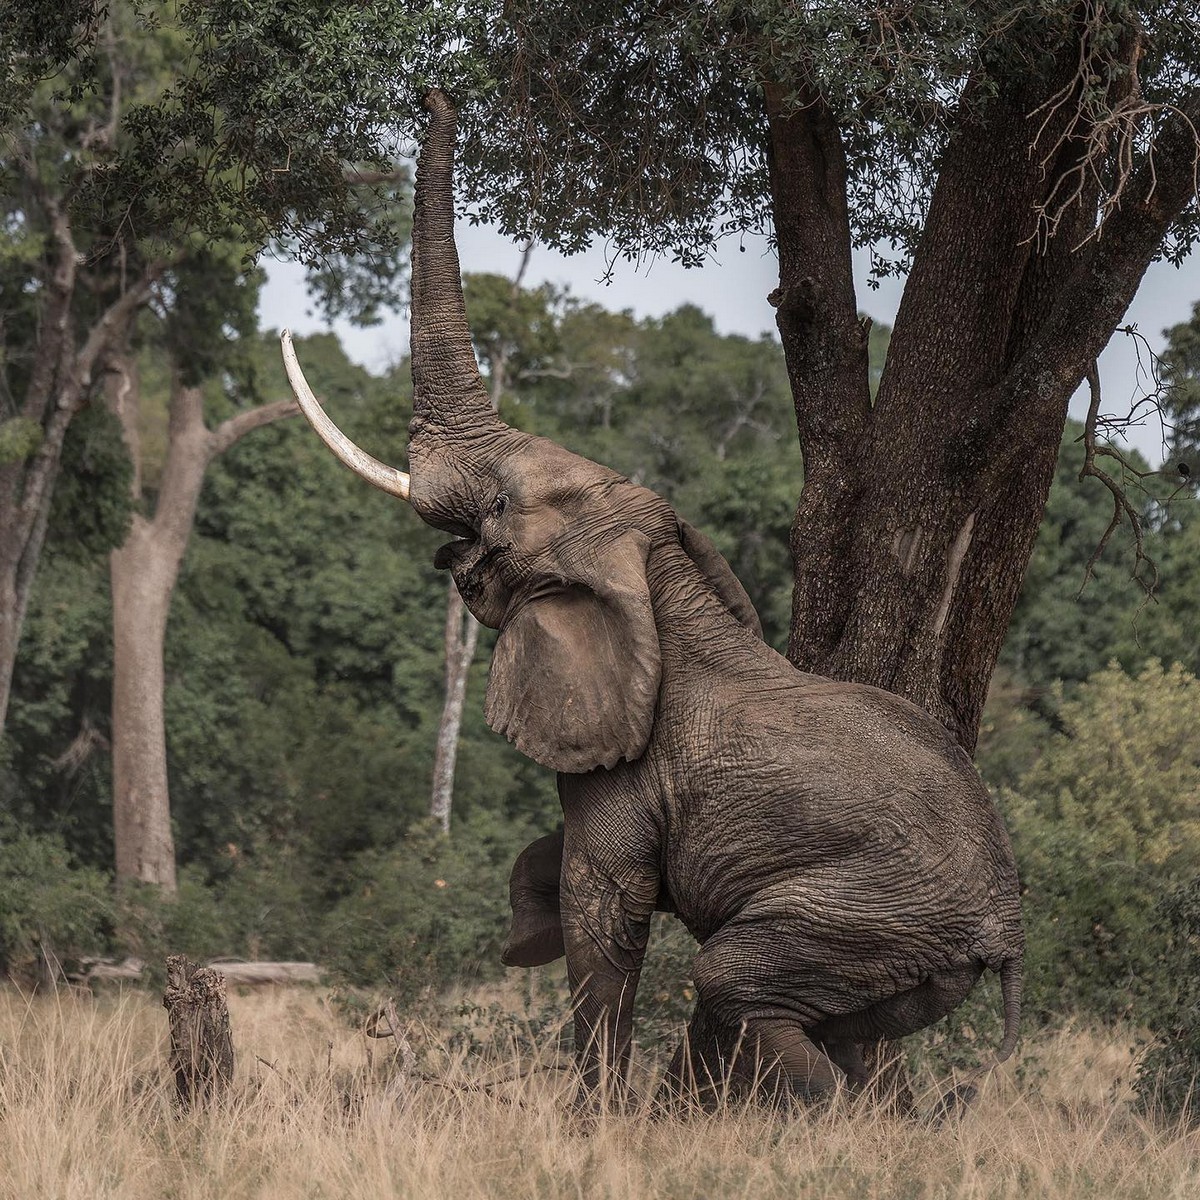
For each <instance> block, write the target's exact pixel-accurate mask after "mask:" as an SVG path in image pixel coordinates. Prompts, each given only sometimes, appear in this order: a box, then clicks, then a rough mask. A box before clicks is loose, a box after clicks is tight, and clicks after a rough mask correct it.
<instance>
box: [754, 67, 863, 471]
mask: <svg viewBox="0 0 1200 1200" xmlns="http://www.w3.org/2000/svg"><path fill="white" fill-rule="evenodd" d="M764 94H765V97H766V106H767V122H768V126H769V130H770V152H769V164H770V180H771V203H772V210H773V216H774V223H775V235H776V240H777V243H778V247H779V287H778V288H777V289H776V290H775V291H774V292H772V293H771V295H770V296H769V297H768V299H769V300H770V302H771V304H772V305H773V306H774V308H775V309H776V318H775V319H776V324H777V325H778V326H779V333H780V337H781V339H782V341H783V347H784V353H785V355H786V358H787V365H788V375H789V377H790V379H791V383H792V394H793V395H794V397H795V402H796V422H797V427H798V432H799V435H800V444H801V448H802V449H803V451H804V455H805V461H806V471H807V470H808V464H809V463H810V461H811V464H812V466H814V467H815V466H817V464H818V463H819V462H820V461H822V460H824V459H825V458H826V457H827V456H828V455H829V454H830V453H832V452H833V447H834V446H835V445H840V446H843V447H845V446H847V445H848V444H852V443H854V442H856V441H857V440H858V438H859V437H860V436H861V434H862V432H863V430H864V428H865V426H866V423H867V421H868V419H869V416H870V411H871V404H870V391H869V387H868V382H867V338H866V334H865V331H864V330H863V329H862V326H861V325H860V324H859V321H858V310H857V304H856V302H855V294H854V274H853V268H852V264H851V258H850V246H851V241H850V218H849V208H848V202H847V197H846V153H845V147H844V145H843V143H842V136H841V131H840V130H839V128H838V125H837V121H836V120H835V119H834V117H833V114H832V113H831V112H830V111H829V109H828V107H827V106H826V104H825V102H824V101H823V100H822V99H821V98H820V97H819V96H817V95H815V94H813V95H802V96H799V97H796V98H794V99H793V98H791V97H788V96H787V95H786V94H785V92H784V90H783V88H782V87H780V86H779V85H777V84H770V83H768V84H767V85H765V87H764ZM795 101H799V102H800V104H801V107H799V108H796V107H795Z"/></svg>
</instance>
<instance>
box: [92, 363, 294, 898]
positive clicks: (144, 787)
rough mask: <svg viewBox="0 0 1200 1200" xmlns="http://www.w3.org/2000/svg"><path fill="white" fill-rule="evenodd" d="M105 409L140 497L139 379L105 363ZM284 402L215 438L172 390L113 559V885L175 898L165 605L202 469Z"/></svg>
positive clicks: (198, 412)
mask: <svg viewBox="0 0 1200 1200" xmlns="http://www.w3.org/2000/svg"><path fill="white" fill-rule="evenodd" d="M113 367H114V369H113V371H112V373H111V376H110V379H111V380H112V381H113V382H112V384H111V385H110V387H109V402H110V404H111V405H112V406H113V409H114V411H115V412H116V414H117V416H118V417H119V419H120V421H121V428H122V431H123V433H124V437H125V444H126V446H127V447H128V449H129V453H130V457H131V458H132V459H133V462H134V494H135V498H140V496H141V460H140V449H139V441H138V432H137V425H138V401H139V389H138V385H137V369H136V365H135V364H134V363H133V362H132V360H131V359H130V358H129V356H128V355H127V354H126V355H122V356H120V357H116V358H114V360H113ZM295 411H296V408H295V405H294V404H293V403H292V402H291V401H281V402H278V403H276V404H268V405H263V406H262V407H260V408H256V409H250V410H247V411H246V412H242V413H238V414H237V415H236V416H234V417H231V418H230V419H229V420H228V421H226V422H224V423H223V424H222V425H220V426H218V428H217V429H215V430H212V431H210V430H208V429H207V428H206V427H205V425H204V415H203V400H202V396H201V393H200V389H199V388H196V387H186V386H184V385H183V384H181V383H180V382H179V381H178V380H175V381H174V382H173V384H172V394H171V407H170V416H169V420H168V429H167V436H168V447H167V461H166V465H165V467H164V469H163V476H162V481H161V484H160V487H159V493H158V502H157V505H156V506H155V512H154V517H153V518H152V519H150V518H147V517H145V516H143V515H141V514H140V513H136V514H135V515H134V517H133V522H132V525H131V527H130V531H129V536H128V537H127V538H126V539H125V543H124V545H122V546H120V547H119V548H118V549H116V550H114V551H113V552H112V555H111V558H110V562H109V565H110V576H111V581H112V603H113V697H112V759H113V764H112V765H113V840H114V843H115V847H116V868H117V878H118V880H121V879H134V880H140V881H141V882H143V883H150V884H155V885H157V886H159V887H161V888H162V889H163V890H164V891H174V890H175V844H174V839H173V837H172V834H171V804H170V793H169V789H168V780H167V732H166V718H165V713H164V671H163V651H164V643H165V638H166V629H167V617H168V614H169V612H170V608H171V596H172V594H173V593H174V590H175V583H176V580H177V579H178V578H179V568H180V565H181V563H182V562H183V556H184V552H185V551H186V549H187V544H188V539H189V537H190V536H191V531H192V524H193V521H194V520H195V515H196V504H197V502H198V500H199V498H200V489H201V487H202V486H203V483H204V473H205V471H206V470H207V469H208V464H209V463H210V462H211V461H212V460H213V458H214V457H215V456H216V455H217V454H219V453H220V452H221V451H223V450H224V449H226V448H227V447H228V446H230V445H232V444H233V443H234V442H235V441H237V439H238V438H240V437H241V436H243V435H244V434H245V433H247V432H249V430H251V429H254V428H257V427H258V426H259V425H263V424H266V423H267V422H268V421H273V420H278V419H279V418H280V417H284V416H290V415H291V414H292V413H294V412H295Z"/></svg>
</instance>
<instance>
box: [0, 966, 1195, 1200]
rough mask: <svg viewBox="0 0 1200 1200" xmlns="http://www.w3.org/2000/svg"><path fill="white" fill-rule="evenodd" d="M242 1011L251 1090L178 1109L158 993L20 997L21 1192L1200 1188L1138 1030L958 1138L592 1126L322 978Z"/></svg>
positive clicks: (1096, 1191) (3, 1021)
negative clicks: (402, 1051)
mask: <svg viewBox="0 0 1200 1200" xmlns="http://www.w3.org/2000/svg"><path fill="white" fill-rule="evenodd" d="M231 1009H232V1013H233V1023H234V1035H235V1039H236V1042H237V1048H238V1054H239V1060H240V1061H239V1076H238V1082H237V1088H236V1096H235V1098H234V1100H233V1101H232V1102H231V1103H230V1104H229V1105H227V1106H226V1107H225V1108H222V1109H219V1110H217V1111H213V1112H209V1113H202V1114H198V1115H190V1116H179V1115H178V1114H176V1112H175V1111H174V1110H173V1108H172V1104H171V1098H170V1087H169V1081H168V1079H167V1075H166V1071H165V1067H164V1059H165V1017H164V1014H163V1012H162V1010H161V1009H160V1008H158V1007H157V1006H156V1004H155V1002H154V999H153V997H151V996H149V995H146V994H144V993H129V994H126V995H124V996H121V997H116V996H107V997H100V998H98V999H92V998H91V997H89V996H76V995H71V994H63V995H60V996H58V997H46V998H37V999H34V1000H28V999H26V998H24V997H22V996H21V995H20V994H18V993H17V992H15V991H12V990H0V1196H3V1197H5V1198H8V1197H20V1198H22V1200H25V1198H32V1197H38V1198H42V1197H73V1198H74V1197H78V1198H81V1200H82V1198H88V1200H92V1198H96V1197H107V1196H114V1197H130V1198H139V1197H155V1198H158V1197H179V1198H185V1197H186V1198H191V1197H209V1196H211V1197H220V1198H221V1200H230V1198H233V1197H243V1196H245V1197H250V1196H266V1197H271V1198H272V1200H291V1198H293V1197H331V1198H333V1197H337V1198H338V1200H353V1198H357V1197H363V1198H366V1197H384V1196H403V1197H419V1198H421V1200H433V1198H436V1197H450V1198H452V1200H471V1198H474V1197H539V1198H542V1197H545V1198H549V1197H559V1196H563V1197H589V1198H590V1197H613V1198H625V1197H643V1196H662V1197H706V1198H707V1197H724V1196H744V1197H754V1198H756V1200H758V1198H761V1197H776V1196H778V1197H785V1196H786V1197H788V1198H789V1200H791V1198H793V1197H798V1196H803V1197H839V1198H840V1197H854V1198H856V1200H869V1198H873V1197H881V1198H883V1197H886V1198H887V1200H894V1198H897V1197H905V1198H912V1200H916V1198H918V1197H935V1196H936V1197H942V1196H946V1197H983V1196H987V1197H992V1196H1004V1197H1014V1198H1015V1197H1021V1198H1022V1200H1023V1198H1025V1197H1033V1196H1038V1197H1040V1196H1055V1197H1058V1196H1063V1197H1066V1196H1070V1197H1080V1196H1095V1197H1105V1198H1107V1197H1147V1198H1153V1200H1162V1198H1164V1197H1173V1196H1179V1197H1185V1196H1194V1195H1197V1194H1198V1193H1200V1159H1198V1157H1197V1150H1198V1149H1200V1143H1198V1141H1197V1138H1196V1137H1193V1136H1189V1135H1187V1134H1186V1133H1183V1132H1181V1131H1179V1130H1172V1129H1163V1128H1157V1127H1155V1126H1154V1125H1153V1124H1151V1123H1149V1122H1146V1121H1143V1120H1141V1119H1140V1118H1138V1117H1136V1116H1134V1115H1133V1114H1132V1113H1131V1111H1130V1109H1129V1105H1128V1095H1127V1092H1126V1091H1125V1090H1124V1088H1125V1083H1124V1082H1123V1081H1127V1080H1128V1077H1129V1075H1130V1067H1131V1062H1130V1056H1129V1053H1128V1050H1127V1049H1126V1042H1127V1041H1128V1040H1129V1039H1120V1040H1119V1041H1118V1042H1115V1043H1114V1041H1113V1040H1112V1039H1111V1037H1110V1038H1107V1039H1106V1038H1103V1037H1101V1036H1099V1035H1097V1034H1095V1033H1090V1032H1086V1031H1077V1032H1073V1033H1069V1034H1059V1035H1055V1036H1053V1037H1047V1038H1045V1039H1044V1040H1042V1041H1040V1042H1037V1043H1035V1044H1032V1045H1028V1044H1027V1045H1026V1047H1025V1048H1024V1051H1023V1069H1022V1071H1021V1077H1022V1081H1018V1078H1017V1075H1016V1073H1014V1071H1013V1069H1012V1068H1011V1067H1009V1068H1005V1071H1004V1072H1003V1073H1002V1074H1001V1075H1000V1076H999V1077H998V1078H996V1079H994V1080H993V1081H992V1082H991V1083H990V1084H989V1085H988V1086H987V1088H986V1090H985V1092H984V1095H983V1097H982V1098H981V1100H980V1101H979V1103H978V1104H977V1106H976V1108H975V1109H974V1110H973V1111H972V1112H971V1113H970V1114H969V1115H968V1116H967V1117H966V1118H965V1119H964V1120H962V1121H961V1122H960V1123H959V1124H957V1125H955V1126H953V1127H950V1128H944V1129H941V1130H932V1129H929V1128H926V1127H924V1126H922V1125H919V1124H916V1123H911V1122H905V1121H899V1120H893V1119H888V1118H883V1117H880V1116H878V1115H876V1114H872V1113H863V1112H858V1111H847V1110H845V1109H844V1108H842V1107H840V1106H835V1107H834V1108H833V1109H832V1110H828V1111H824V1112H817V1113H813V1112H807V1113H802V1114H799V1115H796V1116H793V1117H791V1118H783V1117H780V1116H773V1115H771V1114H770V1113H767V1112H763V1111H761V1110H756V1109H754V1108H741V1107H739V1108H736V1109H731V1110H730V1111H727V1112H725V1113H723V1114H720V1115H717V1116H697V1117H692V1118H690V1119H686V1120H685V1119H673V1120H658V1121H655V1120H651V1119H649V1117H648V1116H647V1115H646V1114H645V1113H641V1114H634V1115H629V1116H622V1117H609V1118H604V1119H601V1120H600V1121H599V1123H598V1124H597V1125H596V1126H595V1127H594V1128H592V1129H591V1130H590V1131H586V1132H584V1131H581V1129H580V1128H579V1127H578V1126H577V1125H574V1124H573V1123H572V1121H571V1119H570V1118H569V1117H568V1116H567V1114H566V1111H565V1107H564V1104H563V1098H564V1095H565V1090H566V1089H567V1087H569V1078H568V1077H567V1076H566V1075H564V1074H561V1073H557V1072H553V1071H549V1070H547V1071H541V1072H535V1073H532V1074H529V1075H527V1076H526V1077H524V1078H521V1079H517V1080H515V1081H513V1082H507V1083H500V1084H498V1085H496V1086H494V1087H490V1088H486V1089H481V1088H479V1087H478V1086H477V1084H478V1081H479V1080H480V1079H481V1078H485V1077H486V1070H484V1071H482V1073H481V1068H480V1066H479V1064H478V1063H477V1062H476V1061H473V1060H467V1059H464V1058H462V1057H460V1058H459V1059H458V1060H453V1059H446V1060H444V1061H442V1062H441V1063H440V1065H437V1067H436V1076H437V1078H438V1080H439V1081H440V1082H437V1083H435V1082H430V1081H422V1080H420V1079H417V1080H412V1081H410V1082H409V1083H408V1084H404V1083H402V1082H401V1081H400V1080H399V1079H398V1078H397V1077H396V1060H395V1058H394V1056H392V1055H391V1054H389V1053H384V1052H381V1049H380V1047H381V1046H383V1045H385V1043H379V1042H374V1043H370V1044H368V1043H367V1041H366V1040H365V1039H364V1038H363V1037H361V1036H359V1035H355V1034H354V1033H352V1032H349V1031H348V1030H347V1029H346V1027H345V1026H344V1025H343V1024H342V1023H341V1022H339V1020H338V1019H337V1017H336V1015H335V1014H334V1012H333V1011H332V1009H331V1008H330V1006H329V1004H328V1002H327V1001H326V1000H325V999H324V998H323V997H322V996H321V995H319V994H317V993H313V992H301V991H295V992H286V991H274V992H269V993H263V994H258V995H251V996H246V997H233V998H232V1001H231ZM387 1044H388V1045H390V1043H387ZM368 1045H370V1052H368ZM548 1053H552V1052H548ZM256 1056H257V1058H256ZM258 1058H261V1059H262V1060H265V1062H266V1063H270V1064H273V1066H271V1067H268V1066H265V1065H264V1064H263V1063H261V1062H259V1061H257V1059H258ZM518 1065H519V1064H515V1063H510V1064H507V1065H506V1068H505V1070H506V1073H507V1074H512V1073H515V1071H516V1069H517V1067H518ZM536 1065H538V1064H536V1063H532V1062H530V1061H528V1060H527V1061H526V1062H525V1063H524V1064H521V1069H524V1070H528V1069H529V1068H530V1067H532V1066H536ZM542 1065H545V1066H549V1065H550V1062H549V1059H548V1060H547V1061H546V1062H545V1063H544V1064H542ZM427 1069H429V1070H432V1069H433V1068H427ZM472 1081H474V1084H475V1085H476V1086H472ZM930 1082H931V1083H932V1081H930Z"/></svg>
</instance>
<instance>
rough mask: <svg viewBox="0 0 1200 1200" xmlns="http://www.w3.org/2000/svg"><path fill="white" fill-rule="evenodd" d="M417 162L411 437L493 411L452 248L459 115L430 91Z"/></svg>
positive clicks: (482, 418)
mask: <svg viewBox="0 0 1200 1200" xmlns="http://www.w3.org/2000/svg"><path fill="white" fill-rule="evenodd" d="M425 107H426V108H427V109H428V110H429V112H430V113H431V114H432V120H431V121H430V123H429V129H428V131H427V132H426V135H425V141H424V144H423V145H422V147H421V154H420V158H419V160H418V162H417V181H416V188H415V193H414V196H413V225H412V310H411V347H412V350H411V352H412V374H413V429H412V432H413V434H414V435H416V434H418V433H419V432H420V431H421V429H422V428H423V427H424V426H425V425H426V424H428V423H429V422H430V421H434V422H437V423H440V424H444V425H447V426H470V425H472V424H476V423H479V424H484V425H488V424H491V422H492V408H491V403H490V401H489V398H488V393H487V388H486V387H485V386H484V383H483V378H482V376H481V375H480V373H479V365H478V364H477V363H476V361H475V351H474V349H473V348H472V344H471V331H470V329H469V328H468V326H467V312H466V305H465V304H464V303H463V294H462V283H461V281H460V278H459V265H458V250H457V248H456V247H455V244H454V152H455V143H456V141H457V136H458V112H457V110H456V109H455V107H454V105H453V103H451V101H450V98H449V97H448V96H447V95H446V94H445V93H444V92H442V91H439V90H438V89H436V88H435V89H434V90H432V91H430V92H429V93H428V94H427V95H426V97H425Z"/></svg>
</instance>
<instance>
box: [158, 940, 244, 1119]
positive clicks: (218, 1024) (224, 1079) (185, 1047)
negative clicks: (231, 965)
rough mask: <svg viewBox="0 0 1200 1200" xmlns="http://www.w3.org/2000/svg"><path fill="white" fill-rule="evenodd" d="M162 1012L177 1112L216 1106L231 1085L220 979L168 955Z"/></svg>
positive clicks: (229, 1046)
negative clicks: (167, 1031)
mask: <svg viewBox="0 0 1200 1200" xmlns="http://www.w3.org/2000/svg"><path fill="white" fill-rule="evenodd" d="M163 1008H165V1009H166V1010H167V1021H168V1024H169V1025H170V1030H171V1050H170V1065H171V1071H172V1073H173V1074H174V1076H175V1093H176V1095H177V1097H178V1099H179V1104H180V1106H181V1107H182V1108H185V1109H190V1108H197V1107H202V1106H204V1105H206V1104H211V1103H213V1102H214V1101H219V1100H220V1099H221V1098H222V1097H223V1096H224V1095H225V1093H226V1092H228V1090H229V1086H230V1084H232V1083H233V1029H232V1027H231V1026H230V1024H229V1005H228V1003H227V1002H226V1000H225V979H224V977H223V976H221V975H220V974H219V973H218V972H217V971H215V970H213V968H212V967H198V966H196V965H195V964H194V963H192V962H189V961H188V959H187V958H185V957H184V956H183V955H182V954H171V955H168V956H167V988H166V991H165V992H164V993H163Z"/></svg>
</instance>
